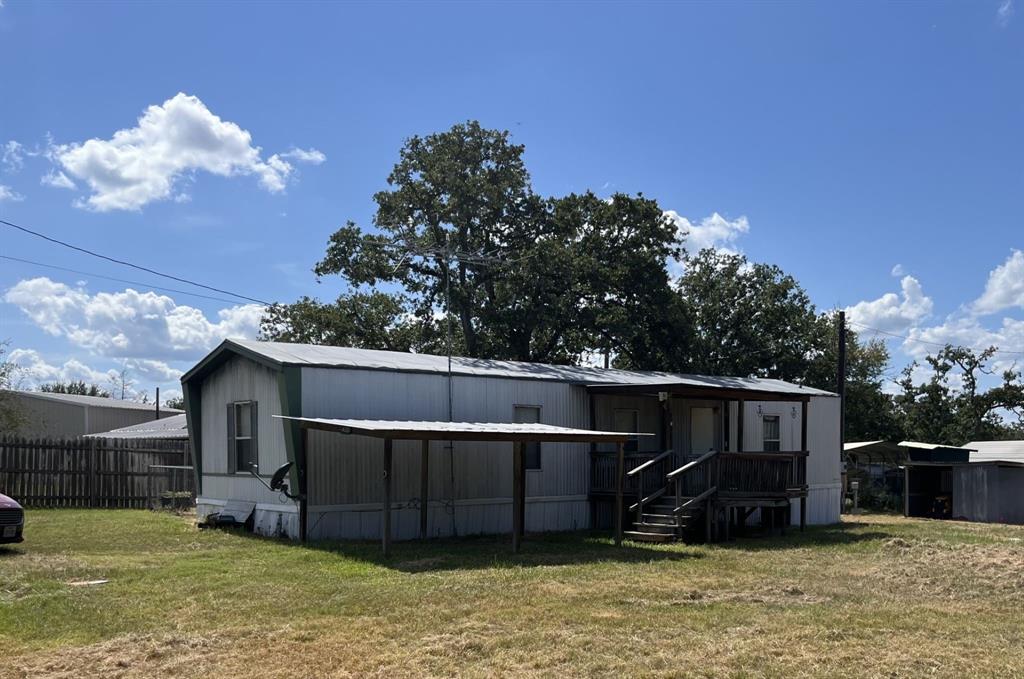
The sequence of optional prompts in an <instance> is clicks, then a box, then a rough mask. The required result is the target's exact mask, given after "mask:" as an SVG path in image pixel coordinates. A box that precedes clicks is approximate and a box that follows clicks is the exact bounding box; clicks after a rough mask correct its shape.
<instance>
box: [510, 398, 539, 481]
mask: <svg viewBox="0 0 1024 679" xmlns="http://www.w3.org/2000/svg"><path fill="white" fill-rule="evenodd" d="M515 409H516V412H515V421H516V422H517V423H519V424H539V423H540V406H516V407H515ZM523 464H524V466H525V467H526V469H527V470H528V471H529V470H531V469H533V470H538V469H540V443H539V442H537V441H528V442H527V443H524V444H523Z"/></svg>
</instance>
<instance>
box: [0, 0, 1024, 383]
mask: <svg viewBox="0 0 1024 679" xmlns="http://www.w3.org/2000/svg"><path fill="white" fill-rule="evenodd" d="M1018 9H1020V8H1018V7H1015V6H1014V4H1013V1H1012V0H995V1H991V2H990V1H979V2H958V3H893V4H888V5H886V4H880V3H845V4H843V3H831V2H830V3H824V2H822V3H817V4H811V3H806V4H797V3H749V4H740V3H736V4H727V3H716V4H709V3H708V4H705V3H701V4H696V3H694V4H676V5H673V4H669V3H655V4H646V5H645V4H638V3H631V4H612V3H605V4H599V5H588V4H582V3H560V4H552V5H548V4H541V3H519V4H469V3H460V4H428V3H415V4H398V3H389V4H380V5H372V4H365V5H360V4H340V3H339V4H334V5H325V4H308V5H301V4H297V3H289V4H279V5H275V4H271V3H259V4H257V3H251V4H245V5H243V4H238V3H232V4H227V3H224V4H210V5H200V4H198V3H192V4H185V5H172V4H159V3H137V4H127V3H107V4H93V3H29V2H18V1H17V0H6V1H5V2H3V6H2V7H0V63H2V64H3V65H4V67H3V68H2V69H0V93H2V95H3V96H2V98H3V102H4V104H3V106H0V144H3V145H4V146H3V147H2V148H3V152H4V156H3V160H4V162H3V163H2V164H0V217H2V218H3V219H6V220H9V221H13V222H16V223H19V224H22V225H24V226H28V227H30V228H34V229H37V230H39V231H42V232H45V233H47V234H50V235H52V236H54V237H57V238H61V239H64V240H68V241H70V242H73V243H75V244H78V245H82V246H85V247H90V248H93V249H96V250H98V251H101V252H104V253H106V254H110V255H113V256H117V257H120V258H124V259H130V260H132V261H135V262H138V263H140V264H143V265H146V266H150V267H153V268H156V269H161V270H166V271H169V272H171V273H175V274H177V275H180V276H182V277H186V278H192V279H196V280H200V281H202V282H205V283H208V284H209V285H212V286H216V287H222V288H227V289H230V290H233V291H237V292H240V293H243V294H245V295H248V296H251V297H254V298H258V299H270V300H283V301H288V300H291V299H294V298H295V297H297V296H299V295H302V294H313V295H319V296H321V297H325V298H330V297H333V296H334V295H335V294H337V292H338V291H340V290H341V289H342V283H341V281H338V280H330V281H325V282H324V283H322V284H317V283H316V282H315V280H314V278H313V276H312V274H311V273H310V268H311V267H312V265H313V263H314V262H315V261H316V260H317V259H318V258H319V257H320V255H321V254H322V253H323V250H324V245H325V243H326V239H327V237H328V235H329V234H330V233H331V232H332V231H333V230H334V229H335V228H337V227H338V226H339V225H340V224H342V223H343V222H344V221H345V220H346V219H354V220H356V221H357V222H359V223H362V224H364V225H365V224H368V223H369V220H370V217H371V215H372V212H373V202H372V200H371V196H372V194H373V192H374V191H377V190H379V189H381V188H382V187H383V186H384V179H385V177H386V176H387V174H388V171H389V170H390V167H391V165H392V164H393V163H394V162H395V160H396V158H397V152H398V149H399V147H400V146H401V144H402V140H403V139H404V138H405V137H407V136H409V135H412V134H427V133H430V132H433V131H438V130H443V129H446V128H447V127H449V126H450V125H452V124H453V123H455V122H461V121H464V120H467V119H479V120H480V121H481V122H482V123H483V124H484V125H486V126H489V127H497V128H506V129H509V130H510V131H511V132H512V133H513V135H514V139H515V141H517V142H519V143H523V144H525V145H526V148H527V154H526V160H527V163H528V166H529V168H530V170H531V173H532V176H533V181H534V187H535V189H536V190H537V191H538V192H540V193H542V194H547V195H556V194H563V193H566V192H570V191H583V190H586V189H593V190H595V191H597V192H598V193H609V192H612V191H625V192H630V193H632V192H637V191H642V192H643V193H644V194H645V195H647V196H651V197H654V198H656V199H657V200H658V201H659V203H660V204H661V205H662V207H663V208H664V209H666V210H671V211H673V212H674V214H675V215H678V217H679V220H680V223H681V224H682V225H684V226H685V225H687V224H688V225H690V226H691V227H692V232H693V234H694V236H693V238H692V240H693V242H695V243H700V244H708V245H713V246H715V247H721V248H725V249H730V250H734V251H741V252H743V253H745V254H747V255H748V256H749V257H751V258H752V259H755V260H758V261H767V262H772V263H776V264H779V265H780V266H782V267H783V268H784V269H785V270H786V271H787V272H789V273H792V274H793V275H795V276H796V277H797V278H798V279H799V280H800V281H801V283H802V284H803V285H804V286H805V287H806V288H807V289H808V291H809V292H810V294H811V296H812V298H813V299H814V301H815V302H816V303H817V304H818V305H819V306H820V307H822V308H832V307H845V308H849V310H850V316H851V319H852V320H854V321H856V322H858V323H861V324H863V325H864V326H870V327H872V328H878V329H880V330H885V331H886V332H890V333H893V334H897V335H902V336H909V337H913V338H914V339H915V340H924V341H934V342H943V341H952V342H956V343H962V344H969V345H972V346H983V345H985V344H987V343H990V342H996V343H998V344H999V345H1000V346H1001V348H1002V349H1004V350H1006V351H1017V352H1024V254H1020V252H1019V249H1021V248H1024V219H1022V215H1024V153H1022V152H1024V80H1022V78H1021V74H1022V73H1024V24H1022V22H1024V17H1022V16H1018V15H1017V14H1018V12H1017V10H1018ZM179 93H182V95H181V96H178V95H179ZM119 131H121V132H119ZM115 134H116V135H117V136H115ZM684 220H685V221H684ZM0 254H2V255H5V256H8V257H17V258H20V259H27V260H32V261H35V262H42V263H47V264H51V265H55V266H60V267H65V268H70V269H76V270H80V271H85V272H88V273H89V274H90V275H83V274H77V273H70V272H66V271H58V270H53V269H45V268H41V267H38V266H35V265H28V264H23V263H18V262H13V261H11V260H4V259H0V339H4V338H6V339H10V341H11V344H10V350H12V352H13V354H14V356H15V357H16V358H17V360H18V361H19V362H20V363H22V364H23V365H24V366H25V367H26V368H28V369H29V373H28V374H29V376H30V378H31V379H34V380H39V379H52V378H55V377H85V378H87V379H88V378H95V379H105V373H106V372H107V371H109V370H111V369H114V368H117V367H120V366H122V365H128V366H129V367H130V368H131V369H132V371H133V373H134V376H135V380H136V382H137V385H136V386H137V388H139V389H146V390H149V391H150V393H152V389H153V387H155V386H161V387H162V388H163V391H164V393H168V391H170V390H176V389H177V383H176V382H177V380H176V377H177V375H178V373H179V371H181V370H183V369H186V368H187V367H188V366H190V365H191V364H192V363H194V361H195V360H196V359H197V358H198V357H199V356H201V355H202V354H203V353H204V352H205V351H206V350H208V349H209V348H210V347H211V346H212V345H214V344H215V343H216V342H217V341H219V339H220V338H222V337H223V336H224V335H242V336H245V335H250V334H251V333H253V332H254V331H255V323H256V320H257V319H258V314H257V313H256V312H255V310H254V309H253V308H247V307H245V306H243V305H242V303H228V302H223V301H216V300H209V299H201V298H197V297H190V296H187V295H183V294H179V293H165V292H159V291H156V292H153V291H152V288H150V287H146V286H140V285H127V284H124V283H118V282H113V281H109V280H104V279H101V278H99V277H98V276H100V275H102V276H111V277H117V278H123V279H129V280H133V281H140V282H145V283H148V284H150V285H159V286H165V287H169V288H176V289H182V286H181V285H177V284H174V283H171V282H169V281H160V280H159V279H156V278H154V277H153V276H149V275H146V274H143V273H141V272H138V271H132V270H130V269H125V268H123V267H117V266H114V265H111V264H106V263H104V262H101V261H98V260H95V259H91V258H88V257H85V256H83V255H80V254H76V253H73V252H71V251H68V250H64V249H62V248H59V247H56V246H54V245H52V244H47V243H45V242H43V241H40V240H38V239H35V238H32V237H30V236H27V235H24V234H20V233H17V232H15V231H13V230H11V229H9V228H6V227H0ZM196 292H202V291H196ZM861 329H863V328H861ZM865 332H866V333H867V334H868V335H869V336H871V335H873V334H874V331H865ZM890 347H891V349H892V350H893V359H894V360H893V363H894V367H893V372H894V373H895V372H896V371H897V370H898V369H899V368H901V367H902V366H903V365H904V364H906V363H907V362H909V361H910V360H911V359H912V358H913V357H916V356H920V355H921V354H922V353H923V352H924V351H927V350H928V349H931V348H933V347H932V346H931V345H927V344H924V343H922V342H918V341H910V342H905V341H903V340H901V339H896V338H890ZM1001 358H1002V359H1003V361H1004V363H1007V364H1009V363H1011V362H1012V361H1013V360H1016V359H1024V354H1010V353H1006V354H1002V355H1001Z"/></svg>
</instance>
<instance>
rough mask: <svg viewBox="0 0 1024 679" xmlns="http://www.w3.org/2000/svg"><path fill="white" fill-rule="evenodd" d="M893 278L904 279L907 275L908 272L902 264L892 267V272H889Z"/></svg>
mask: <svg viewBox="0 0 1024 679" xmlns="http://www.w3.org/2000/svg"><path fill="white" fill-rule="evenodd" d="M889 275H891V276H892V277H893V278H902V277H903V276H906V275H907V270H906V269H904V268H903V265H902V264H895V265H894V266H893V267H892V271H890V272H889Z"/></svg>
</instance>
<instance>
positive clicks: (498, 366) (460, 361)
mask: <svg viewBox="0 0 1024 679" xmlns="http://www.w3.org/2000/svg"><path fill="white" fill-rule="evenodd" d="M232 350H235V351H236V352H237V353H241V354H243V355H247V356H249V357H250V358H257V357H262V359H264V360H266V361H268V362H270V363H271V364H273V365H275V366H277V367H281V366H307V367H324V368H349V369H353V368H354V369H365V370H388V371H396V372H420V373H435V374H447V372H448V358H447V357H446V356H435V355H433V354H412V353H406V352H399V351H379V350H375V349H354V348H351V347H334V346H325V345H316V344H291V343H288V342H259V341H254V340H225V341H224V342H223V343H222V344H221V345H220V346H219V347H218V348H217V349H215V350H214V351H213V352H212V353H211V354H210V355H209V356H207V357H206V358H204V359H203V361H201V362H200V363H199V364H198V365H196V367H194V368H193V369H192V370H190V371H188V373H186V374H185V376H184V377H182V382H185V381H187V380H188V379H190V378H191V377H193V376H194V375H196V374H198V373H200V372H202V371H203V368H204V367H205V366H206V365H207V364H208V362H210V361H212V360H214V359H215V358H216V356H217V355H218V354H219V353H221V352H223V351H232ZM452 373H453V374H454V375H460V376H475V377H506V378H517V379H534V380H547V381H557V382H570V383H573V384H580V385H586V386H612V385H622V386H634V387H647V388H650V389H652V390H661V391H663V390H667V389H669V388H670V387H693V388H704V389H728V390H739V391H759V392H764V393H771V394H792V395H799V396H835V394H833V393H832V392H828V391H823V390H821V389H814V388H811V387H805V386H801V385H799V384H792V383H789V382H784V381H782V380H773V379H766V378H756V377H715V376H709V375H686V374H677V373H668V372H654V371H633V370H614V369H603V368H596V367H583V366H571V365H552V364H547V363H527V362H522V361H497V360H490V359H479V358H465V357H461V356H453V357H452Z"/></svg>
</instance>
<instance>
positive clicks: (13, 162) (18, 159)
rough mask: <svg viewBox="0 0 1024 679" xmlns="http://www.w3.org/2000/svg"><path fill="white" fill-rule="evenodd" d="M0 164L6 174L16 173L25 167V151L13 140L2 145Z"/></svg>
mask: <svg viewBox="0 0 1024 679" xmlns="http://www.w3.org/2000/svg"><path fill="white" fill-rule="evenodd" d="M0 164H2V165H3V166H4V169H5V170H7V171H8V172H17V171H18V170H20V169H21V168H22V167H23V166H24V165H25V149H24V147H23V146H22V145H21V144H19V143H18V142H16V141H14V140H13V139H12V140H10V141H9V142H7V143H6V144H4V146H3V154H2V155H0Z"/></svg>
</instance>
